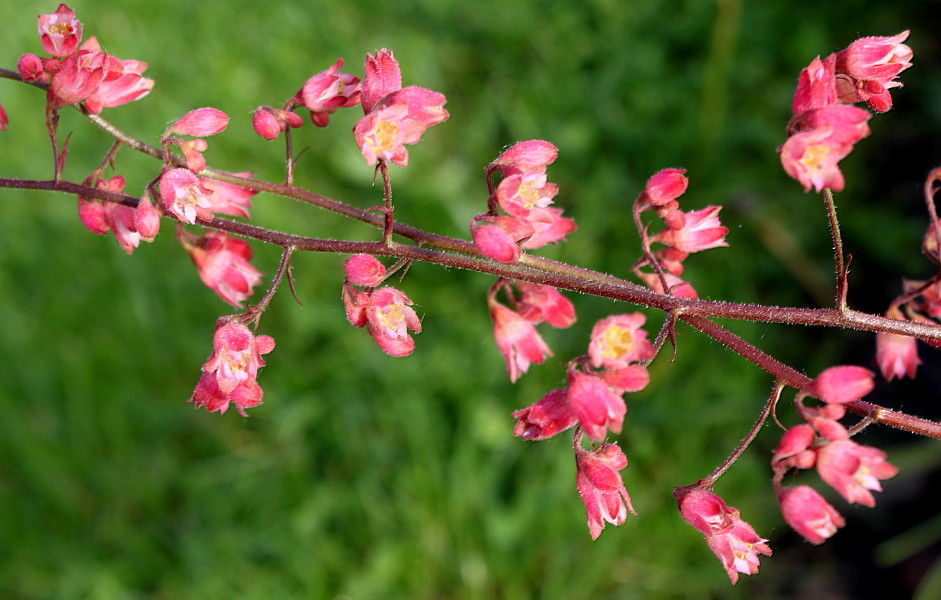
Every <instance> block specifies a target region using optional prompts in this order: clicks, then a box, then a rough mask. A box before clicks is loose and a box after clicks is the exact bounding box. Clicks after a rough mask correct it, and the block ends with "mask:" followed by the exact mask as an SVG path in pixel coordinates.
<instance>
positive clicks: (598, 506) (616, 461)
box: [575, 436, 637, 540]
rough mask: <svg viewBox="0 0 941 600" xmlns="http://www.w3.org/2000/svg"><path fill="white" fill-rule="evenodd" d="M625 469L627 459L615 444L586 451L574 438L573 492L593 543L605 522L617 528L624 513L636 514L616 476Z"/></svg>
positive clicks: (629, 498) (624, 516) (619, 476)
mask: <svg viewBox="0 0 941 600" xmlns="http://www.w3.org/2000/svg"><path fill="white" fill-rule="evenodd" d="M626 466H627V457H626V456H624V452H622V451H621V449H620V448H619V447H618V446H617V445H616V444H604V445H601V446H598V447H597V448H595V449H594V450H591V451H589V450H585V449H584V448H582V445H581V440H580V436H576V441H575V467H576V474H575V488H576V489H577V490H578V495H579V496H580V497H581V499H582V503H584V504H585V512H586V513H587V515H588V531H589V533H591V539H593V540H596V539H598V536H600V535H601V531H602V530H603V529H604V524H605V522H606V521H607V522H608V523H611V524H612V525H620V524H622V523H624V521H625V519H627V511H631V513H632V514H635V515H636V514H637V513H636V512H634V507H633V506H631V497H630V496H629V495H628V494H627V490H626V489H625V488H624V481H623V480H622V479H621V474H620V473H619V471H621V470H622V469H623V468H624V467H626Z"/></svg>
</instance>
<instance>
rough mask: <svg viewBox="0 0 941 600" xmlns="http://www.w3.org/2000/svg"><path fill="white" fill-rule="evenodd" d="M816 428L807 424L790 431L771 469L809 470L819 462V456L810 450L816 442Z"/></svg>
mask: <svg viewBox="0 0 941 600" xmlns="http://www.w3.org/2000/svg"><path fill="white" fill-rule="evenodd" d="M814 437H815V435H814V428H813V427H811V426H810V425H808V424H806V423H801V424H800V425H795V426H794V427H791V428H790V429H788V430H787V431H786V432H785V433H784V435H783V436H781V441H780V442H778V447H777V448H775V450H774V455H773V456H772V457H771V468H772V469H773V470H774V471H775V472H778V471H787V470H788V469H791V468H794V469H809V468H811V467H813V466H814V463H815V462H816V461H817V454H816V452H814V451H813V450H811V449H810V445H811V444H813V442H814Z"/></svg>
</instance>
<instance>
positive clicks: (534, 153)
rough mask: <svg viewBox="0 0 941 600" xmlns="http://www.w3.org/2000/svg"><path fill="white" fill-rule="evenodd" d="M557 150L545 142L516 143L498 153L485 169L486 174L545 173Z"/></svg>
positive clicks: (528, 141) (557, 152) (556, 155)
mask: <svg viewBox="0 0 941 600" xmlns="http://www.w3.org/2000/svg"><path fill="white" fill-rule="evenodd" d="M558 156H559V149H558V148H556V146H555V145H554V144H552V143H551V142H547V141H545V140H527V141H525V142H517V143H515V144H513V145H512V146H510V147H509V148H507V149H506V150H504V151H503V152H501V153H500V156H498V157H497V158H495V159H494V161H493V162H492V163H490V165H489V166H488V167H487V172H488V173H490V172H492V171H500V172H502V173H503V174H504V175H510V174H512V173H516V172H522V173H528V172H532V171H545V170H546V167H548V166H549V165H551V164H552V163H553V162H555V159H556V158H558Z"/></svg>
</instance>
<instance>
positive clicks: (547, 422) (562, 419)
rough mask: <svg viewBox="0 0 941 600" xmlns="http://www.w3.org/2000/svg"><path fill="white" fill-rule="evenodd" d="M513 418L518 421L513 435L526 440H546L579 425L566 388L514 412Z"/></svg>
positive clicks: (553, 391) (555, 390)
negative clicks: (569, 402) (570, 405)
mask: <svg viewBox="0 0 941 600" xmlns="http://www.w3.org/2000/svg"><path fill="white" fill-rule="evenodd" d="M513 418H514V419H517V422H516V426H515V427H514V428H513V435H515V436H517V437H521V438H523V439H524V440H545V439H548V438H551V437H553V436H554V435H556V434H559V433H561V432H563V431H565V430H566V429H570V428H572V427H575V425H576V424H578V418H577V417H576V416H575V414H574V413H573V412H572V409H571V408H570V407H569V404H568V398H567V391H566V389H565V388H558V389H554V390H552V391H550V392H549V393H547V394H546V395H545V396H543V397H542V399H541V400H539V402H536V403H535V404H532V405H530V406H527V407H526V408H523V409H520V410H518V411H516V412H514V413H513Z"/></svg>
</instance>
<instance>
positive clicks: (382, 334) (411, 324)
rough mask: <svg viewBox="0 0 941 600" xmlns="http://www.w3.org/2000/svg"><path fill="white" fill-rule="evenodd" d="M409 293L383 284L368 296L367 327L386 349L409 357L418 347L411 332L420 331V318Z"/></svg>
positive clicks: (387, 352) (377, 341) (388, 352)
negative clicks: (412, 305)
mask: <svg viewBox="0 0 941 600" xmlns="http://www.w3.org/2000/svg"><path fill="white" fill-rule="evenodd" d="M411 304H412V301H411V300H409V299H408V296H406V295H405V294H403V293H402V292H400V291H399V290H397V289H395V288H392V287H381V288H379V289H378V290H375V291H373V292H372V293H371V294H370V295H369V307H368V308H367V309H366V321H367V323H366V328H367V330H368V331H369V333H370V335H372V337H373V339H374V340H376V344H378V345H379V347H380V348H381V349H382V351H383V352H385V353H386V354H388V355H390V356H408V355H409V354H411V353H412V351H413V350H414V349H415V340H413V339H412V337H411V336H410V335H409V334H408V332H409V331H413V332H415V333H421V321H420V320H419V318H418V315H416V314H415V311H414V310H413V309H412V308H411Z"/></svg>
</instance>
